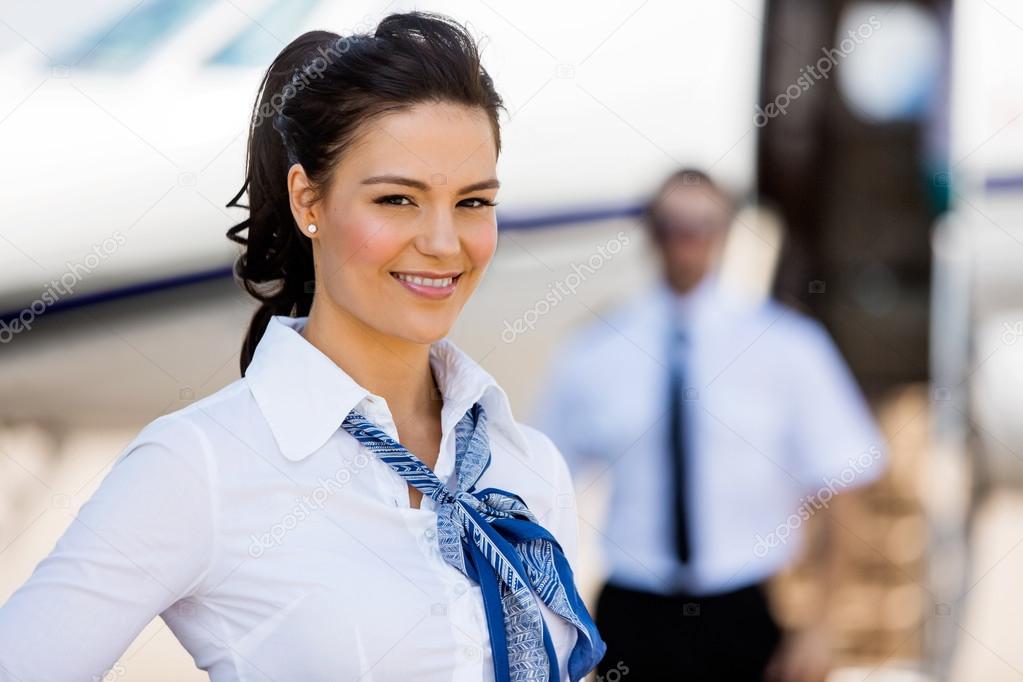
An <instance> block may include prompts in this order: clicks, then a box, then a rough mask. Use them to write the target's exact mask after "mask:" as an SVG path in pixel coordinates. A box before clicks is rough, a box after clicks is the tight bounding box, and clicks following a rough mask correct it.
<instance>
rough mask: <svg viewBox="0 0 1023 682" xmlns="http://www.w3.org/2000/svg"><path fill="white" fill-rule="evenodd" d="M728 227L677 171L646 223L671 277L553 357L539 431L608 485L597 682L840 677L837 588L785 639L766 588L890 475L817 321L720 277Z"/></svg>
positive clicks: (721, 204) (718, 203) (711, 190)
mask: <svg viewBox="0 0 1023 682" xmlns="http://www.w3.org/2000/svg"><path fill="white" fill-rule="evenodd" d="M734 218H735V206H734V203H733V202H732V200H731V198H730V197H729V196H728V194H727V193H726V192H725V191H723V190H722V188H721V187H719V186H718V185H717V184H716V183H714V182H713V181H712V180H711V178H709V177H708V176H707V175H706V174H705V173H703V172H701V171H699V170H695V169H684V170H680V171H678V172H676V173H674V174H673V175H671V176H670V177H668V178H667V179H666V180H665V181H664V183H663V185H662V186H661V187H660V189H659V190H658V191H657V193H656V194H655V196H654V197H653V198H652V200H651V201H650V203H649V204H648V206H647V209H646V212H645V224H646V226H647V228H648V229H649V234H650V237H651V240H652V243H653V245H654V246H655V248H656V250H657V253H658V256H659V261H660V263H659V264H660V270H661V277H660V279H659V281H658V282H657V284H656V285H655V286H654V287H652V288H651V289H649V290H647V291H644V292H642V293H641V294H640V295H638V296H636V297H635V298H633V299H632V300H630V301H628V302H627V303H626V304H625V305H622V306H621V307H620V308H618V309H616V310H615V311H613V313H612V314H611V315H609V316H607V317H605V318H604V319H601V320H598V321H597V322H595V323H593V324H591V325H589V326H587V327H585V328H583V329H581V330H579V331H577V332H576V333H575V334H574V335H573V336H572V337H571V338H570V339H569V340H568V342H567V343H566V344H565V345H564V346H563V347H562V348H560V349H559V350H558V351H557V352H556V353H555V356H554V359H553V361H552V363H551V365H550V368H551V371H550V375H549V379H548V381H547V382H546V385H545V386H544V387H543V388H542V389H541V391H540V393H539V400H538V403H537V405H536V407H535V411H534V413H533V418H532V419H531V420H530V421H531V422H532V423H533V425H534V426H536V427H538V428H539V429H540V430H542V431H543V432H544V433H546V434H548V435H549V436H550V438H551V439H552V440H553V442H554V443H555V444H556V445H557V446H558V447H559V448H560V449H561V451H562V452H563V453H564V455H565V457H566V459H567V460H568V462H569V465H570V467H571V468H572V469H573V473H574V474H575V475H576V480H577V483H578V484H579V485H580V488H581V489H580V491H579V492H580V497H581V496H582V495H584V494H585V493H586V490H587V489H588V488H589V485H592V484H593V483H594V482H597V481H598V480H599V479H606V480H604V481H603V482H604V483H607V484H608V486H609V489H610V494H611V497H610V501H609V506H608V513H607V522H606V526H605V528H604V529H603V530H602V532H601V534H602V537H603V540H604V542H603V548H604V553H605V559H606V563H607V565H608V569H609V573H608V576H607V582H606V584H605V585H604V586H603V588H602V590H601V592H600V595H599V599H598V603H597V607H596V620H597V626H598V628H599V630H600V632H601V634H602V636H603V638H604V640H605V641H606V642H607V644H608V652H607V655H606V656H605V657H604V659H603V661H602V662H601V664H600V666H599V667H598V671H597V672H598V675H600V676H602V677H603V676H606V675H607V674H608V673H609V672H610V671H612V670H616V669H617V670H618V671H619V673H622V672H623V671H624V670H625V669H627V670H628V671H629V674H630V676H633V677H634V678H635V679H684V680H758V679H765V678H766V679H769V680H770V679H775V680H786V681H797V680H798V681H799V682H804V681H805V682H809V681H811V680H812V681H815V682H817V681H820V680H824V679H825V677H826V676H827V674H828V671H829V669H830V667H831V653H830V648H831V647H830V643H829V637H828V633H827V628H826V625H825V622H824V616H825V613H826V596H827V590H823V591H822V593H821V597H822V599H821V600H820V602H819V607H818V610H817V615H818V619H817V622H814V623H811V624H810V626H809V627H807V628H806V629H804V630H800V631H797V632H788V633H786V632H783V631H782V630H781V628H780V627H779V625H778V622H777V620H776V618H775V617H774V615H773V614H772V613H771V609H770V606H769V604H768V601H767V598H766V595H765V590H764V584H765V581H767V580H768V579H769V578H771V577H772V576H773V575H775V574H777V573H778V572H779V571H781V570H782V569H783V568H785V567H786V566H787V565H788V564H789V563H790V562H791V561H792V560H793V559H794V558H795V556H796V552H797V550H798V549H799V542H798V540H799V536H800V530H801V526H802V524H803V522H805V521H807V520H808V519H809V518H810V517H811V516H813V515H814V514H815V513H816V512H817V511H818V510H821V509H823V508H825V507H827V506H828V505H829V503H830V501H831V499H832V497H833V496H834V495H835V494H837V493H840V492H842V491H843V490H845V489H848V488H851V487H854V486H859V485H863V484H866V483H868V482H871V481H873V480H875V479H876V478H877V477H878V476H879V475H880V474H881V473H882V471H883V469H884V464H885V461H884V460H885V457H886V455H885V445H884V440H883V438H882V435H881V433H880V432H879V430H878V428H877V425H876V424H875V422H874V420H873V418H872V416H871V413H870V411H869V409H868V407H867V405H866V403H865V401H864V399H863V396H862V394H861V392H860V390H859V388H858V386H857V384H856V382H855V380H854V379H853V377H852V375H851V373H850V371H849V369H848V367H847V366H846V364H845V363H844V361H843V359H842V358H841V356H840V354H839V353H838V351H837V349H836V347H835V345H834V343H833V342H832V340H831V337H830V336H829V334H828V333H827V331H826V330H825V329H824V327H823V326H822V325H821V324H820V323H819V322H817V321H815V320H813V319H811V318H809V317H807V316H805V315H803V314H801V313H799V312H798V311H796V310H795V309H793V308H790V307H788V306H785V305H782V304H781V303H779V302H776V301H772V300H763V301H759V302H753V301H750V300H749V299H744V298H741V297H739V296H737V295H736V294H733V293H730V292H728V291H727V290H726V289H725V288H724V287H723V286H721V285H720V284H719V278H718V274H717V269H718V264H719V262H720V256H721V252H722V248H723V245H724V243H725V238H726V236H727V233H728V230H729V229H730V225H731V223H732V221H733V220H734ZM584 472H585V473H588V474H589V475H590V478H589V479H588V480H589V481H590V483H589V485H586V486H585V487H584V486H583V484H582V483H581V481H582V480H583V477H584ZM834 544H835V543H830V545H831V547H832V548H833V547H834ZM832 566H833V563H832V562H830V561H829V559H828V558H825V559H824V560H823V561H822V562H821V565H820V566H819V568H820V572H821V574H822V575H826V574H827V573H828V572H829V570H830V568H831V567H832ZM822 582H823V580H822Z"/></svg>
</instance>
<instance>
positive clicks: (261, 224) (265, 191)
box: [227, 12, 504, 375]
mask: <svg viewBox="0 0 1023 682" xmlns="http://www.w3.org/2000/svg"><path fill="white" fill-rule="evenodd" d="M422 102H450V103H455V104H464V105H467V106H470V107H479V108H480V109H483V110H484V112H485V113H486V114H487V116H488V117H489V119H490V122H491V125H492V127H493V131H494V140H495V143H496V146H497V153H498V154H500V152H501V136H500V123H499V120H498V115H499V110H503V109H504V106H503V102H502V100H501V97H500V96H499V95H498V94H497V92H496V91H495V89H494V84H493V81H492V80H491V78H490V76H489V75H488V74H487V72H486V70H485V69H484V68H483V66H482V64H481V63H480V52H479V49H478V47H477V45H476V42H475V41H474V40H473V38H472V36H470V35H469V33H468V31H466V29H464V28H463V27H461V26H459V25H458V24H456V23H455V22H453V21H452V20H450V19H448V18H447V17H444V16H442V15H438V14H432V13H427V12H408V13H402V14H391V15H389V16H387V17H385V18H384V19H383V20H382V21H381V22H380V24H379V25H378V26H377V28H376V32H375V33H373V34H372V35H370V34H363V33H357V34H354V35H350V36H344V37H342V36H338V35H337V34H335V33H331V32H328V31H310V32H308V33H304V34H302V35H301V36H299V37H298V38H296V39H295V40H293V41H292V42H291V43H290V44H289V45H287V46H286V47H285V48H284V49H283V50H281V53H280V54H279V55H277V58H276V59H274V61H273V63H272V64H271V65H270V67H269V68H268V69H267V71H266V74H265V75H264V76H263V81H262V83H261V84H260V86H259V92H258V94H257V96H256V103H255V106H254V109H253V115H252V121H251V124H250V127H249V139H248V148H247V154H246V161H245V182H244V184H243V185H242V188H241V189H240V190H239V191H238V193H237V194H236V195H235V196H234V198H233V199H231V201H230V202H228V204H227V205H228V206H239V207H241V208H247V209H248V212H249V215H248V217H247V218H246V219H245V220H243V221H241V222H240V223H238V224H237V225H235V226H233V227H232V228H231V229H229V230H228V231H227V238H228V239H230V240H232V241H234V242H237V243H238V244H241V245H242V246H243V247H244V248H243V249H242V252H241V253H240V254H239V256H238V258H237V260H236V261H235V263H234V276H235V279H236V280H237V281H238V282H239V283H240V284H241V285H242V286H243V287H244V288H245V290H246V291H247V292H248V293H249V294H250V295H252V296H253V297H255V298H256V299H257V300H259V301H260V302H261V305H260V306H259V309H258V310H257V311H256V313H255V315H254V316H253V318H252V322H251V324H250V325H249V330H248V333H247V334H246V337H245V341H244V344H243V346H242V351H241V373H242V375H244V374H245V370H246V369H247V368H248V366H249V363H250V362H251V360H252V355H253V353H254V352H255V349H256V346H257V344H258V343H259V340H260V338H262V336H263V333H264V332H265V331H266V327H267V324H268V323H269V321H270V318H271V317H272V316H273V315H288V316H303V315H308V314H309V309H310V307H311V305H312V301H313V288H314V282H315V276H314V270H313V254H312V245H311V241H310V240H309V239H308V238H307V237H306V236H305V235H304V234H303V232H302V230H301V228H300V227H299V225H298V224H297V223H296V222H295V219H294V217H293V216H292V213H291V204H290V199H289V195H288V187H287V175H288V170H289V169H290V167H291V166H292V165H293V164H296V163H299V164H301V165H302V167H303V169H304V170H305V172H306V174H307V175H308V177H309V178H310V181H311V184H312V186H313V191H314V192H316V193H317V194H318V195H322V193H324V192H325V190H326V188H327V187H328V186H329V184H330V179H331V177H332V175H333V172H334V169H335V168H336V166H337V164H338V162H339V161H340V160H341V157H342V155H343V154H344V152H345V150H346V149H348V148H349V147H350V146H351V144H352V142H353V140H354V139H355V138H356V136H357V135H359V134H360V132H362V131H363V128H362V127H361V126H363V124H365V123H367V122H369V121H371V120H373V119H375V118H377V117H379V116H382V115H385V114H388V113H393V112H398V111H405V110H408V109H409V108H411V107H412V106H413V105H415V104H419V103H422ZM246 192H247V193H248V205H244V204H240V203H238V200H239V199H240V198H241V196H242V194H243V193H246ZM243 230H248V234H247V236H245V237H243V236H240V234H239V233H240V232H242V231H243Z"/></svg>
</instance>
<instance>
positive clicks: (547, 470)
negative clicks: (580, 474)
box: [514, 421, 572, 494]
mask: <svg viewBox="0 0 1023 682" xmlns="http://www.w3.org/2000/svg"><path fill="white" fill-rule="evenodd" d="M514 424H515V428H516V429H518V431H519V433H521V434H522V436H523V439H524V441H525V443H526V447H527V449H528V452H527V453H526V456H525V457H524V463H525V465H526V466H527V467H528V468H529V469H531V470H532V471H533V472H534V473H535V474H538V475H539V476H540V477H541V478H542V479H543V480H544V481H546V482H547V483H548V484H549V485H551V486H553V488H554V490H555V492H556V494H565V493H569V492H571V491H572V477H571V474H570V473H569V468H568V463H567V462H566V460H565V457H564V455H562V454H561V450H559V449H558V447H557V446H556V445H555V444H554V441H552V440H551V439H550V437H549V436H548V435H547V434H546V433H544V432H543V431H541V430H540V429H538V428H536V427H534V426H530V425H529V424H526V423H524V422H520V421H515V423H514Z"/></svg>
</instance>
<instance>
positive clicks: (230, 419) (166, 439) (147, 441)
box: [115, 379, 254, 467]
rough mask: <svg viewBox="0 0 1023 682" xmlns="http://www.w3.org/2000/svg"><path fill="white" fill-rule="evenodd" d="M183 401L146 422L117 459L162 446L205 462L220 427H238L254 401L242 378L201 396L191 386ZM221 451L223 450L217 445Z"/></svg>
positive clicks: (235, 428) (182, 398) (182, 456)
mask: <svg viewBox="0 0 1023 682" xmlns="http://www.w3.org/2000/svg"><path fill="white" fill-rule="evenodd" d="M180 396H181V400H182V402H184V404H183V405H181V406H180V407H178V408H177V409H174V410H171V411H170V412H167V413H165V414H162V415H160V416H159V417H156V418H155V419H153V420H152V421H150V422H148V423H147V424H145V425H144V426H143V427H142V428H141V429H140V430H139V432H138V433H137V434H136V435H135V437H134V438H133V439H132V440H131V442H129V443H128V444H127V445H126V446H125V447H124V448H123V449H122V450H121V452H120V454H119V455H118V456H117V458H116V459H115V463H118V462H120V461H121V460H123V459H124V458H126V457H127V456H128V455H130V454H132V453H134V452H136V451H138V450H143V449H161V450H165V451H168V452H169V453H171V454H173V455H174V456H176V457H178V458H182V459H189V460H192V463H200V462H201V463H202V464H203V466H204V467H205V466H208V463H207V462H205V461H203V460H204V459H205V457H206V456H207V454H208V453H207V451H208V450H210V449H211V442H213V441H214V440H215V439H216V437H217V434H218V431H225V430H227V431H237V430H240V429H239V425H240V424H242V423H244V421H245V420H247V419H248V418H249V417H248V415H247V411H248V410H250V409H251V407H252V406H253V405H254V401H253V400H252V398H251V393H249V391H248V388H247V386H246V385H245V383H244V380H243V379H237V380H235V381H233V382H231V383H230V384H227V385H226V386H224V387H223V388H221V389H219V390H217V391H215V392H213V393H211V394H210V395H207V396H205V397H203V398H200V399H198V400H192V399H190V398H191V393H190V389H184V390H183V391H182V392H181V394H180ZM218 451H220V450H219V449H218Z"/></svg>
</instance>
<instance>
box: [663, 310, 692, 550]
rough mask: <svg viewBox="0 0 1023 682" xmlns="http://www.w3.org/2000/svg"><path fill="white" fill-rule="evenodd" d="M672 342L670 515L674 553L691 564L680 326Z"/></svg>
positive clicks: (683, 347)
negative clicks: (671, 482)
mask: <svg viewBox="0 0 1023 682" xmlns="http://www.w3.org/2000/svg"><path fill="white" fill-rule="evenodd" d="M670 333H671V338H670V343H669V345H668V371H669V380H668V387H669V389H668V390H669V391H670V394H669V397H668V403H669V405H670V410H669V412H668V452H669V456H670V459H671V466H670V468H669V471H670V472H671V480H672V481H673V483H674V485H672V487H671V489H672V497H671V509H670V511H669V514H670V518H671V519H672V526H673V536H674V540H675V552H676V554H677V556H678V559H679V561H681V562H682V563H688V562H689V551H690V547H689V521H688V514H687V512H688V509H687V506H688V505H687V501H686V498H687V495H686V468H687V461H686V441H685V431H686V424H685V411H684V410H683V399H684V397H685V396H684V392H685V385H686V384H685V371H684V364H685V360H684V356H685V355H686V351H687V350H688V349H687V339H686V332H685V330H684V329H683V328H682V325H681V323H680V322H677V321H676V322H675V323H674V326H673V327H672V328H671V330H670Z"/></svg>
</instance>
